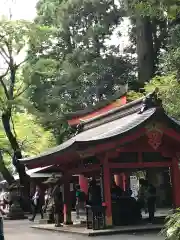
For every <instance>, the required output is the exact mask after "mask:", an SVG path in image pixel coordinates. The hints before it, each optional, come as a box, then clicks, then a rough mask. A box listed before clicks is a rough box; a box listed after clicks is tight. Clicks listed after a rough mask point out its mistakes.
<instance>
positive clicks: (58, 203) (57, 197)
mask: <svg viewBox="0 0 180 240" xmlns="http://www.w3.org/2000/svg"><path fill="white" fill-rule="evenodd" d="M61 185H62V182H61V180H60V179H57V182H56V184H55V186H54V189H53V191H52V198H53V202H54V218H55V227H61V226H62V225H61V223H62V222H63V205H64V204H63V196H62V192H61Z"/></svg>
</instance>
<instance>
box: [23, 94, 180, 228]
mask: <svg viewBox="0 0 180 240" xmlns="http://www.w3.org/2000/svg"><path fill="white" fill-rule="evenodd" d="M120 101H122V103H123V101H125V99H124V98H121V100H120ZM93 111H94V113H93V114H92V112H91V114H90V113H89V112H88V113H87V112H85V113H84V116H82V115H83V114H79V115H76V116H75V117H73V119H72V116H71V120H70V124H71V125H76V126H77V125H78V126H80V127H79V128H78V129H79V132H78V133H77V134H76V136H74V137H72V138H71V139H69V140H68V141H66V142H64V143H63V144H61V145H60V146H57V147H55V148H52V149H49V151H47V152H45V153H42V154H40V155H38V156H36V157H30V158H26V159H22V160H21V163H22V164H25V165H26V166H27V167H28V168H37V167H44V166H48V165H56V166H57V167H58V168H59V169H60V170H61V171H62V172H63V173H64V177H65V178H66V181H65V185H64V193H65V195H64V201H65V208H64V209H65V211H64V215H65V216H64V217H65V218H64V219H65V222H66V223H67V224H68V223H70V222H71V214H70V211H71V208H70V206H71V205H70V199H69V198H68V196H69V183H70V178H71V176H72V175H84V176H100V173H101V174H102V175H103V184H102V185H103V205H105V206H106V214H105V215H106V216H105V221H106V226H107V227H109V226H112V224H113V222H112V202H111V189H110V188H111V176H112V175H116V181H117V182H118V180H119V182H120V181H121V179H120V177H119V179H118V177H117V176H121V177H122V174H123V176H124V178H127V173H130V172H131V173H132V172H134V171H137V170H149V171H150V172H151V169H153V178H155V177H156V174H155V172H158V173H159V174H158V176H159V175H160V173H163V171H164V170H165V169H166V170H168V172H170V179H171V180H170V182H171V184H170V185H171V186H170V188H171V189H172V205H173V207H174V208H177V207H180V191H179V184H180V172H179V166H178V159H179V156H180V123H179V122H178V121H176V120H175V119H173V118H171V117H170V116H168V115H167V114H166V113H165V111H164V109H163V106H162V104H161V101H159V100H158V98H157V95H156V92H154V93H152V94H149V95H148V96H147V97H146V98H145V99H142V98H141V99H138V100H136V101H133V102H130V103H127V104H124V105H121V106H119V105H118V104H117V105H116V106H115V105H113V107H110V108H109V109H108V108H107V109H106V111H100V112H98V111H97V110H93ZM95 112H96V114H95ZM85 115H86V116H85ZM87 115H88V117H87ZM155 170H156V171H155ZM161 175H162V174H161ZM124 178H123V179H124ZM164 179H165V178H164ZM123 181H124V180H123ZM123 181H121V182H123ZM163 181H165V180H163ZM163 181H161V185H162V184H163ZM126 184H127V181H126ZM126 184H125V183H124V185H123V188H125V187H126V186H125V185H126ZM161 190H162V188H161Z"/></svg>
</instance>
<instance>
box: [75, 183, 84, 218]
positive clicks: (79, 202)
mask: <svg viewBox="0 0 180 240" xmlns="http://www.w3.org/2000/svg"><path fill="white" fill-rule="evenodd" d="M85 201H86V195H85V193H84V192H83V191H82V190H81V188H80V185H79V184H78V185H77V186H76V218H77V219H79V218H80V209H84V208H85Z"/></svg>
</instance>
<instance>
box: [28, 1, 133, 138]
mask: <svg viewBox="0 0 180 240" xmlns="http://www.w3.org/2000/svg"><path fill="white" fill-rule="evenodd" d="M37 13H38V16H37V19H36V23H38V24H42V25H45V26H50V27H53V28H54V29H56V31H55V33H54V38H53V42H52V43H51V44H50V45H49V46H48V45H46V46H47V48H46V51H44V50H43V51H42V49H39V50H37V49H31V54H32V55H34V56H35V58H34V60H33V61H31V62H30V64H32V65H33V64H36V65H37V64H39V66H40V64H42V66H43V67H44V63H45V62H46V63H47V60H48V61H51V63H53V64H51V66H49V67H48V68H49V69H51V70H52V71H51V70H50V72H51V73H52V74H50V75H49V74H48V75H46V74H45V75H42V74H39V73H38V72H37V71H36V72H35V73H34V74H32V75H31V80H32V82H33V84H32V85H31V87H30V89H29V96H30V99H31V101H32V102H33V103H34V106H36V108H37V109H38V110H39V111H40V112H41V113H42V114H44V113H45V114H46V115H47V113H48V115H49V116H50V118H48V119H47V120H48V121H46V122H45V125H46V126H48V127H51V128H53V129H54V132H56V133H58V135H59V133H60V132H61V133H62V135H63V130H62V129H65V131H66V132H67V127H66V125H65V124H64V122H63V115H64V113H65V112H69V111H76V110H79V109H82V108H85V107H87V105H94V104H96V103H97V102H99V101H101V100H103V99H108V98H109V97H110V96H112V94H113V93H115V92H116V91H119V90H121V86H122V85H123V84H124V83H127V82H128V81H129V80H130V79H131V78H133V73H132V64H131V62H130V61H129V59H128V57H127V56H125V55H123V56H122V55H121V54H120V52H119V49H118V48H116V47H115V46H114V45H113V44H108V40H109V39H110V38H111V36H112V34H113V31H114V29H115V28H116V27H117V25H118V24H120V23H121V22H122V13H121V9H120V8H119V7H118V6H117V5H116V4H115V3H114V1H107V0H103V1H99V0H88V1H87V0H76V1H72V0H68V1H59V0H54V1H50V0H43V1H39V2H38V4H37ZM45 69H47V68H45ZM48 73H49V71H48ZM44 103H46V104H44ZM44 119H45V118H44ZM59 127H60V128H61V129H59ZM56 135H57V134H56ZM65 135H66V134H65ZM63 139H64V137H63V136H62V138H61V140H60V142H61V141H62V140H63ZM58 142H59V140H58Z"/></svg>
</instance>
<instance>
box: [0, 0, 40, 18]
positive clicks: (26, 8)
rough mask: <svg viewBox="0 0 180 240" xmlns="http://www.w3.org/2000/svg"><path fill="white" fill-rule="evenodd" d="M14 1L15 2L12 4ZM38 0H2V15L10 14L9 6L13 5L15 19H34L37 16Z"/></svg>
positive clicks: (0, 6)
mask: <svg viewBox="0 0 180 240" xmlns="http://www.w3.org/2000/svg"><path fill="white" fill-rule="evenodd" d="M12 2H13V4H12ZM36 3H37V0H0V15H2V14H3V15H7V16H8V15H9V6H10V5H11V6H12V17H13V19H26V20H30V21H31V20H33V19H34V17H35V16H36V8H35V6H36Z"/></svg>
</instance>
